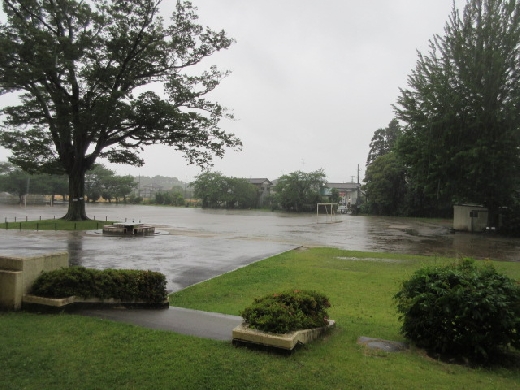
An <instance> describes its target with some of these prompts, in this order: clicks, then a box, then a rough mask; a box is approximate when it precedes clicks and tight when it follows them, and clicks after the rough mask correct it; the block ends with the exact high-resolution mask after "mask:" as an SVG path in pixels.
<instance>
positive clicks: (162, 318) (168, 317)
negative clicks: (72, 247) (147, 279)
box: [74, 306, 242, 341]
mask: <svg viewBox="0 0 520 390" xmlns="http://www.w3.org/2000/svg"><path fill="white" fill-rule="evenodd" d="M74 314H79V315H84V316H90V317H98V318H102V319H104V320H111V321H118V322H124V323H128V324H133V325H138V326H143V327H145V328H150V329H161V330H168V331H172V332H175V333H182V334H187V335H191V336H196V337H202V338H208V339H213V340H222V341H231V339H232V335H231V333H232V331H233V328H235V327H236V326H237V325H240V324H241V323H242V317H240V316H231V315H226V314H220V313H209V312H203V311H198V310H192V309H185V308H182V307H171V306H170V307H169V308H167V309H82V310H79V311H77V312H74Z"/></svg>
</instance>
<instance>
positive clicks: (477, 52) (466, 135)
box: [396, 0, 520, 226]
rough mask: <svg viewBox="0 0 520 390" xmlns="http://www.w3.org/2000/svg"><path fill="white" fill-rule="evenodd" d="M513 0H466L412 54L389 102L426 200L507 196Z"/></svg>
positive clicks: (517, 19)
mask: <svg viewBox="0 0 520 390" xmlns="http://www.w3.org/2000/svg"><path fill="white" fill-rule="evenodd" d="M519 49H520V3H519V2H518V1H514V0H469V1H468V3H467V4H466V6H465V7H464V10H463V12H462V15H461V13H460V12H459V11H458V10H457V9H456V8H455V7H454V8H453V11H452V13H451V16H450V18H449V21H448V22H447V24H446V27H445V34H444V36H435V37H434V38H433V39H432V40H431V41H430V52H429V54H428V55H422V54H419V59H418V61H417V66H416V68H415V70H414V71H412V73H411V74H410V76H409V79H408V89H402V90H401V94H400V97H399V99H398V102H397V105H396V112H397V116H398V118H399V119H400V120H402V121H404V122H406V124H407V126H406V127H405V131H404V134H403V136H402V137H401V138H400V140H399V142H398V152H399V155H400V158H401V159H402V160H403V161H404V163H405V164H406V165H407V166H408V167H409V168H410V171H409V176H408V180H409V182H410V184H411V186H412V187H413V188H415V190H416V191H417V192H419V193H420V194H419V195H420V197H421V198H423V199H425V201H426V202H430V203H431V202H438V204H439V207H443V205H446V204H447V203H451V202H457V201H466V202H478V203H482V204H484V205H485V206H487V207H488V208H489V211H490V213H489V217H490V219H489V224H490V225H492V226H496V216H497V211H498V207H499V206H507V205H509V204H510V202H511V198H512V195H513V194H514V190H515V187H516V186H517V185H518V181H517V176H518V175H517V172H518V169H519V168H520V153H519V146H520V133H519V132H520V115H519V113H520V50H519Z"/></svg>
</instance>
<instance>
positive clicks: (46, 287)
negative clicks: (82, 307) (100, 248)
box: [31, 267, 166, 303]
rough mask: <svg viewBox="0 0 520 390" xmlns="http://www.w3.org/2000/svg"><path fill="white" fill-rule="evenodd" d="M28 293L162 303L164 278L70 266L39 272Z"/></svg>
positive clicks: (147, 272)
mask: <svg viewBox="0 0 520 390" xmlns="http://www.w3.org/2000/svg"><path fill="white" fill-rule="evenodd" d="M31 294H34V295H38V296H42V297H47V298H66V297H69V296H72V295H76V296H79V297H82V298H100V299H106V298H116V299H121V300H126V301H129V300H144V301H146V302H149V303H162V302H163V301H164V299H165V298H166V278H165V276H164V275H163V274H161V273H159V272H151V271H141V270H123V269H117V270H116V269H106V270H97V269H91V268H83V267H70V268H62V269H59V270H54V271H50V272H44V273H42V274H41V275H40V276H39V277H38V278H37V279H36V280H35V282H34V284H33V286H32V287H31Z"/></svg>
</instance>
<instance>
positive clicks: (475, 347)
mask: <svg viewBox="0 0 520 390" xmlns="http://www.w3.org/2000/svg"><path fill="white" fill-rule="evenodd" d="M394 299H395V300H396V302H397V310H398V312H399V313H400V319H402V321H403V325H402V329H401V331H402V333H403V335H404V336H405V337H406V338H408V339H410V340H412V341H413V342H415V343H416V344H417V346H419V347H423V348H426V349H427V350H429V351H432V352H435V353H440V354H447V355H455V356H462V357H466V358H468V359H472V360H475V361H480V362H486V361H489V360H491V359H492V358H493V357H495V356H496V355H497V354H498V353H500V352H501V351H503V350H504V349H505V348H507V347H509V346H512V347H515V348H517V349H518V348H520V285H519V284H518V282H516V281H514V280H513V279H510V278H508V277H507V276H505V275H502V274H499V273H498V272H497V271H496V270H495V269H494V267H493V266H491V265H486V266H484V267H481V268H478V267H476V266H475V265H474V263H473V262H471V261H469V260H465V261H463V262H461V263H459V264H453V265H449V266H444V267H427V268H423V269H420V270H418V271H416V272H415V274H414V275H413V276H412V278H411V279H410V280H408V281H405V282H403V283H402V288H401V290H400V291H399V292H398V293H397V294H396V295H395V296H394Z"/></svg>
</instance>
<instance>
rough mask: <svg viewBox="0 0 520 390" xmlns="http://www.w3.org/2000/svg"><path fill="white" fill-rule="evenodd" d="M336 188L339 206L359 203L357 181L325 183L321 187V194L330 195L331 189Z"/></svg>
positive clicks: (359, 194)
mask: <svg viewBox="0 0 520 390" xmlns="http://www.w3.org/2000/svg"><path fill="white" fill-rule="evenodd" d="M334 188H335V189H337V190H338V192H339V198H340V200H339V204H340V206H347V205H348V204H349V203H350V204H351V205H358V204H359V203H361V184H359V183H353V182H351V183H327V186H326V187H325V188H324V189H323V192H322V195H323V196H329V197H330V196H331V195H332V189H334Z"/></svg>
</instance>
